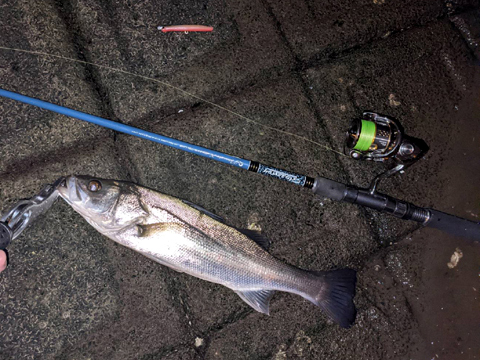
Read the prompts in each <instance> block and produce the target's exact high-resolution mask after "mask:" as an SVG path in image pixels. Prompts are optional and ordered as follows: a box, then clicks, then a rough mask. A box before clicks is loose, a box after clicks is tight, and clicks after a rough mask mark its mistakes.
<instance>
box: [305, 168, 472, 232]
mask: <svg viewBox="0 0 480 360" xmlns="http://www.w3.org/2000/svg"><path fill="white" fill-rule="evenodd" d="M312 191H313V192H314V193H315V194H316V195H318V196H321V197H326V198H329V199H332V200H336V201H344V202H348V203H351V204H357V205H362V206H365V207H368V208H370V209H374V210H377V211H379V212H381V213H387V214H390V215H393V216H395V217H398V218H400V219H404V220H412V221H415V222H418V223H422V224H423V225H424V226H428V227H433V228H436V229H439V230H441V231H444V232H446V233H449V234H451V235H454V236H463V237H465V238H468V239H469V240H472V241H479V240H480V223H476V222H473V221H470V220H467V219H462V218H459V217H456V216H454V215H450V214H446V213H443V212H440V211H437V210H433V209H425V208H421V207H418V206H416V205H413V204H410V203H409V202H406V201H402V200H398V199H395V198H392V197H390V196H388V195H384V194H380V193H376V192H374V193H372V192H370V191H369V190H366V189H357V188H354V187H352V186H348V185H345V184H342V183H339V182H337V181H334V180H330V179H326V178H323V177H317V178H316V179H315V182H314V184H313V188H312Z"/></svg>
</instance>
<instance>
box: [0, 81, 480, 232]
mask: <svg viewBox="0 0 480 360" xmlns="http://www.w3.org/2000/svg"><path fill="white" fill-rule="evenodd" d="M0 96H2V97H5V98H8V99H12V100H16V101H20V102H23V103H26V104H30V105H34V106H37V107H39V108H42V109H46V110H50V111H53V112H56V113H59V114H62V115H66V116H70V117H73V118H76V119H79V120H83V121H87V122H90V123H93V124H96V125H100V126H103V127H106V128H108V129H112V130H115V131H118V132H122V133H125V134H129V135H133V136H137V137H139V138H142V139H146V140H150V141H154V142H157V143H160V144H162V145H166V146H169V147H172V148H175V149H179V150H183V151H186V152H189V153H193V154H196V155H199V156H202V157H205V158H208V159H212V160H215V161H219V162H222V163H225V164H228V165H231V166H235V167H238V168H241V169H244V170H248V171H252V172H255V173H258V174H262V175H266V176H270V177H273V178H275V179H278V180H283V181H287V182H290V183H292V184H295V185H299V186H302V187H305V188H307V189H311V190H312V191H313V193H315V194H316V195H318V196H320V197H324V198H329V199H332V200H336V201H343V202H348V203H351V204H357V205H361V206H365V207H367V208H371V209H374V210H377V211H379V212H381V213H386V214H390V215H393V216H395V217H397V218H400V219H404V220H411V221H415V222H417V223H420V224H422V225H423V226H428V227H431V228H435V229H438V230H441V231H444V232H446V233H449V234H452V235H455V236H462V237H464V238H466V239H469V240H472V241H478V240H480V223H477V222H474V221H470V220H467V219H464V218H460V217H457V216H454V215H451V214H447V213H443V212H441V211H438V210H435V209H429V208H422V207H419V206H416V205H414V204H411V203H409V202H406V201H403V200H399V199H395V198H393V197H390V196H388V195H385V194H381V193H378V192H377V190H376V189H377V187H378V184H379V182H380V180H382V179H384V178H386V177H389V176H391V175H393V174H395V173H397V172H400V171H403V170H404V169H405V168H407V167H408V166H410V165H412V164H413V163H415V162H416V161H418V159H420V158H421V157H422V156H423V155H424V154H425V152H426V151H427V150H428V147H427V146H426V144H425V143H424V142H423V141H422V140H420V139H415V138H413V137H408V136H406V135H405V134H404V132H403V129H402V127H401V126H400V124H399V123H398V122H397V121H395V120H393V119H391V118H389V117H385V116H381V115H379V114H376V113H372V112H366V113H364V114H363V118H362V119H357V120H354V121H353V122H352V124H351V126H350V128H349V130H348V131H347V136H346V142H345V151H346V152H347V154H348V155H349V156H350V157H352V158H353V159H357V160H371V161H380V162H387V161H393V162H394V167H392V168H391V169H389V170H387V171H386V172H384V173H382V174H380V175H378V176H377V177H376V178H375V179H374V180H373V181H372V183H371V185H370V188H369V189H361V188H357V187H354V186H350V185H346V184H342V183H340V182H337V181H334V180H330V179H327V178H324V177H317V178H313V177H309V176H306V175H302V174H298V173H295V172H291V171H287V170H283V169H279V168H275V167H272V166H268V165H265V164H261V163H259V162H257V161H251V160H246V159H242V158H239V157H235V156H231V155H227V154H224V153H221V152H219V151H214V150H210V149H207V148H204V147H201V146H197V145H193V144H189V143H187V142H184V141H180V140H176V139H173V138H170V137H167V136H163V135H159V134H155V133H152V132H149V131H145V130H142V129H138V128H135V127H133V126H129V125H125V124H121V123H118V122H115V121H112V120H107V119H104V118H101V117H98V116H94V115H90V114H87V113H84V112H81V111H77V110H73V109H69V108H66V107H63V106H59V105H55V104H52V103H49V102H46V101H43V100H39V99H35V98H32V97H28V96H25V95H21V94H18V93H15V92H11V91H7V90H3V89H0Z"/></svg>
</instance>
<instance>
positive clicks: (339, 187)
mask: <svg viewBox="0 0 480 360" xmlns="http://www.w3.org/2000/svg"><path fill="white" fill-rule="evenodd" d="M312 191H313V192H314V193H315V194H316V195H318V196H321V197H324V198H329V199H332V200H336V201H342V200H343V199H344V198H345V196H346V194H347V185H345V184H342V183H339V182H337V181H334V180H330V179H326V178H323V177H317V178H316V179H315V182H314V183H313V188H312Z"/></svg>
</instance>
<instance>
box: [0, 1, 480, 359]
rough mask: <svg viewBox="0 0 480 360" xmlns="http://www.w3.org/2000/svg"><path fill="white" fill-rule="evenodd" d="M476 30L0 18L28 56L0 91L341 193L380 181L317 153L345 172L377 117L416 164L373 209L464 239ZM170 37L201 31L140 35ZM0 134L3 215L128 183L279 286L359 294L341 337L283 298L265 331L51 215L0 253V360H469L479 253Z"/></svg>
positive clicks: (31, 15) (8, 108)
mask: <svg viewBox="0 0 480 360" xmlns="http://www.w3.org/2000/svg"><path fill="white" fill-rule="evenodd" d="M479 18H480V4H479V2H478V1H474V0H459V1H437V0H436V1H406V0H405V1H402V2H391V1H388V0H370V1H366V0H365V1H363V0H362V1H358V2H355V3H352V2H350V1H343V0H342V1H335V2H333V1H327V2H312V1H301V2H298V1H290V0H282V1H270V0H263V1H253V2H252V1H249V2H247V1H238V2H234V3H233V2H232V3H225V2H221V1H217V0H213V1H199V2H198V1H197V2H194V3H191V2H189V3H181V2H171V1H164V2H152V1H149V2H139V3H137V2H133V1H127V0H125V1H119V2H115V1H104V2H96V1H92V0H79V1H60V0H57V1H42V2H30V1H16V2H12V1H1V0H0V29H1V30H2V37H1V38H0V47H9V48H17V49H24V50H29V51H34V52H37V54H30V53H22V52H18V51H11V50H5V49H0V87H1V88H3V89H6V90H11V91H16V92H20V93H22V94H24V95H28V96H33V97H37V98H40V99H42V100H46V101H49V102H52V103H56V104H60V105H64V106H67V107H71V108H74V109H77V110H80V111H84V112H87V113H90V114H94V115H98V116H102V117H105V118H109V119H112V120H115V121H120V122H123V123H128V124H130V125H133V126H136V127H140V128H142V129H145V130H148V131H152V132H157V133H160V134H163V135H166V136H172V137H175V138H177V139H180V140H184V141H187V142H190V143H194V144H197V145H201V146H204V147H207V148H212V149H215V150H219V151H222V152H225V153H228V154H232V155H236V156H239V157H243V158H247V159H252V160H257V161H260V162H262V163H265V164H269V165H272V166H277V167H280V168H285V169H289V170H292V171H296V172H298V173H305V174H308V175H310V176H317V175H321V176H324V177H327V178H331V179H335V180H338V181H342V182H346V183H350V184H355V185H357V186H367V185H368V183H369V181H370V180H371V179H372V178H373V176H374V175H375V174H377V173H379V172H380V171H381V170H382V166H380V165H378V164H377V165H376V164H370V163H363V162H355V161H354V160H350V159H348V158H345V157H342V156H339V155H338V154H336V153H334V152H332V151H327V150H325V149H324V147H322V146H319V145H318V144H321V145H323V146H327V147H330V148H333V149H335V150H338V151H342V149H343V133H344V131H345V129H346V128H347V127H348V125H349V123H350V120H351V119H352V118H354V117H358V116H360V115H361V113H362V111H364V110H372V111H377V112H380V113H383V114H388V115H390V116H392V117H395V118H397V119H398V120H400V122H401V123H402V124H403V126H404V128H405V129H406V131H407V133H408V134H410V135H412V136H415V137H418V138H422V139H424V140H425V141H426V142H427V143H428V145H429V146H430V151H429V153H428V154H427V156H426V157H425V158H424V159H422V160H421V161H420V162H419V163H417V164H416V165H414V166H413V167H411V168H410V169H408V170H407V171H406V172H405V174H402V175H399V176H395V177H394V178H392V179H389V180H387V181H385V182H383V183H382V184H381V189H380V190H381V191H382V192H384V193H387V194H389V195H392V196H394V197H398V198H400V199H404V200H407V201H410V202H413V203H415V204H417V205H420V206H425V207H433V208H436V209H438V210H441V211H445V212H449V213H452V214H455V215H458V216H462V217H466V218H469V219H471V220H477V221H478V219H479V216H480V191H479V190H478V179H479V176H480V152H479V150H480V145H479V144H480V122H479V121H478V118H479V116H480V101H479V99H480V90H479V89H480V86H479V85H480V74H479V64H480V59H479V56H480V53H479V51H480V47H479V43H480V28H479V26H478V21H477V20H478V19H479ZM178 23H198V24H205V25H211V26H213V27H214V31H213V32H212V33H189V34H183V33H168V34H164V33H161V32H159V31H158V30H157V26H158V25H170V24H178ZM39 52H40V53H47V54H52V55H56V56H58V57H52V56H46V55H45V54H38V53H39ZM60 57H66V58H72V59H76V60H80V61H82V62H74V61H71V60H68V59H62V58H60ZM86 62H87V63H91V64H87V63H86ZM92 64H95V65H92ZM97 65H101V66H97ZM114 69H120V70H121V71H117V70H114ZM133 74H137V75H141V76H142V77H138V76H134V75H133ZM147 78H151V79H147ZM163 83H168V84H171V85H174V86H175V87H178V88H179V89H181V90H184V91H188V92H189V93H193V94H195V95H196V96H198V97H201V98H203V99H206V100H208V102H205V101H201V100H199V99H198V98H195V97H192V96H189V95H187V94H185V93H184V92H181V91H178V90H175V89H173V88H171V87H169V86H165V85H164V84H163ZM225 109H229V110H230V111H226V110H225ZM237 114H240V115H241V116H239V115H237ZM272 128H275V129H278V130H281V131H277V130H274V129H272ZM0 131H1V133H2V136H1V138H0V154H1V155H2V156H1V157H0V208H1V209H5V208H7V207H8V206H9V205H10V204H12V203H13V202H15V201H16V200H18V199H20V198H26V197H30V196H32V195H33V194H34V193H36V192H38V191H39V190H40V188H41V187H42V185H43V184H46V183H51V182H53V181H54V180H55V179H57V178H58V177H59V176H61V175H66V174H90V175H93V176H100V177H104V178H116V179H122V180H129V181H134V182H137V183H139V184H142V185H145V186H148V187H151V188H155V189H158V190H159V191H161V192H164V193H167V194H170V195H173V196H177V197H180V198H183V199H187V200H189V201H191V202H194V203H197V204H199V205H201V206H203V207H205V208H206V209H209V210H211V211H213V212H215V213H217V214H219V215H221V216H222V217H224V218H226V219H227V222H228V223H229V224H232V225H234V226H237V227H241V228H244V227H249V226H250V227H257V228H261V229H262V231H263V232H264V233H265V234H266V236H267V237H268V238H269V239H271V241H272V247H271V253H272V254H273V255H274V256H276V257H278V258H281V259H283V260H285V261H287V262H289V263H292V264H294V265H296V266H299V267H303V268H307V269H316V270H327V269H333V268H342V267H347V266H348V267H353V268H355V269H357V270H358V278H359V280H358V286H357V296H356V298H355V302H356V305H357V307H358V317H357V321H356V324H355V325H354V326H353V327H352V328H351V329H348V330H345V329H341V328H339V327H338V326H337V325H335V324H332V323H331V322H330V321H329V320H328V319H327V318H326V317H325V316H324V315H323V313H322V312H321V310H319V309H318V308H315V307H314V306H313V305H312V304H310V303H307V302H306V301H305V300H303V299H302V298H300V297H298V296H294V295H291V294H285V293H277V294H276V295H275V297H274V298H273V300H272V303H271V315H270V316H265V315H262V314H259V313H257V312H254V311H253V310H252V309H251V308H249V307H248V305H246V304H245V303H243V302H242V301H241V300H240V299H239V298H238V296H237V295H236V294H234V293H233V292H232V291H230V290H228V289H226V288H224V287H221V286H217V285H214V284H210V283H207V282H205V281H202V280H199V279H196V278H193V277H189V276H187V275H185V274H179V273H176V272H175V271H173V270H170V269H168V268H165V267H162V266H161V265H158V264H156V263H154V262H152V261H151V260H149V259H147V258H144V257H143V256H141V255H139V254H137V253H134V252H133V251H130V250H128V249H125V248H123V247H121V246H119V245H117V244H115V243H113V242H112V241H110V240H108V239H106V238H104V237H103V236H101V235H100V234H98V233H97V232H96V231H95V230H94V229H93V228H91V227H90V225H88V224H87V223H86V222H85V221H84V220H83V219H82V218H81V217H80V216H79V215H77V214H76V213H74V211H73V210H72V209H71V208H69V207H68V205H67V204H65V203H64V202H62V201H61V200H59V201H58V202H57V203H56V204H55V205H54V207H53V208H52V209H51V210H50V211H49V212H48V213H47V214H46V215H45V216H44V217H43V218H41V219H39V220H38V221H37V222H36V223H35V224H34V225H33V226H32V227H31V228H30V229H28V230H27V231H26V232H24V233H23V235H22V236H21V237H19V238H18V239H17V240H16V241H15V242H14V243H13V244H12V245H11V246H10V248H9V249H10V254H11V265H10V266H9V268H8V270H7V271H5V272H4V273H2V274H0V359H145V360H146V359H275V360H280V359H298V358H300V359H428V360H430V359H478V358H480V335H479V333H480V245H479V244H478V243H473V244H472V243H468V242H466V241H465V240H463V239H461V238H456V237H453V236H449V235H445V234H442V233H440V232H438V231H436V230H433V229H427V228H425V229H418V226H416V225H415V224H413V223H410V222H406V221H400V220H397V219H394V218H392V217H389V216H387V215H379V214H377V213H374V212H372V211H367V210H365V209H362V208H358V207H356V206H353V205H348V204H340V203H334V202H332V201H330V200H324V199H321V200H316V199H314V198H313V196H312V194H311V192H309V191H308V190H305V189H301V188H297V187H295V186H292V185H290V184H287V183H281V182H278V181H276V180H273V179H269V178H265V177H261V176H258V175H255V174H252V173H248V172H245V171H242V170H238V169H234V168H230V167H228V166H226V165H223V164H219V163H214V162H212V161H209V160H206V159H203V158H199V157H196V156H194V155H190V154H187V153H182V152H180V151H177V150H173V149H170V148H166V147H162V146H160V145H157V144H154V143H150V142H146V141H143V140H140V139H136V138H133V137H131V136H127V135H123V134H119V133H114V132H113V131H110V130H106V129H103V128H100V127H97V126H95V125H91V124H87V123H83V122H80V121H78V120H74V119H71V118H67V117H64V116H61V115H57V114H54V113H50V112H47V111H45V110H40V109H37V108H34V107H32V106H28V105H24V104H20V103H17V102H14V101H12V100H6V99H0ZM287 132H288V133H291V134H295V135H297V136H293V135H289V134H287ZM314 142H315V143H314ZM316 143H317V144H316ZM455 252H457V253H459V252H461V253H462V254H463V257H461V258H460V260H459V262H458V264H457V265H456V266H455V267H453V268H450V267H449V266H448V265H447V264H448V263H449V262H450V259H451V256H452V254H454V253H455Z"/></svg>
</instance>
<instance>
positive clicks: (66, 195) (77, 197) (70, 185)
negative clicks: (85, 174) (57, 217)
mask: <svg viewBox="0 0 480 360" xmlns="http://www.w3.org/2000/svg"><path fill="white" fill-rule="evenodd" d="M57 189H58V193H59V194H60V196H61V197H62V198H63V199H64V200H65V201H67V202H68V203H69V204H73V203H78V202H81V203H83V202H84V201H85V200H86V198H87V194H86V193H85V191H83V190H82V188H81V187H80V186H79V184H78V181H77V177H76V176H74V175H70V176H67V177H65V178H63V181H61V182H60V184H59V185H58V187H57Z"/></svg>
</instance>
